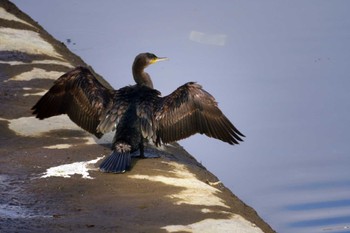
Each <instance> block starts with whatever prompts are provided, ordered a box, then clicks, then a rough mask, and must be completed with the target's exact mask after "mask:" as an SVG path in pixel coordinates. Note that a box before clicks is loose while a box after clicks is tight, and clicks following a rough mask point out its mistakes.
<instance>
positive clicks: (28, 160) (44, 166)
mask: <svg viewBox="0 0 350 233" xmlns="http://www.w3.org/2000/svg"><path fill="white" fill-rule="evenodd" d="M77 65H86V64H85V63H84V62H83V61H82V60H81V59H80V58H79V57H77V56H76V55H74V54H72V53H71V52H70V51H69V50H68V49H67V48H66V47H65V46H64V45H63V44H62V43H60V42H58V41H56V40H55V39H54V38H52V37H51V36H50V35H49V34H48V33H47V32H46V31H45V30H44V29H43V28H41V27H40V25H38V24H37V23H36V22H34V21H33V20H32V19H31V18H30V17H28V16H27V15H25V14H24V13H23V12H21V11H20V10H19V9H17V8H16V7H15V6H14V5H13V4H12V3H10V2H8V1H6V0H2V1H1V2H0V232H240V233H242V232H273V230H272V229H271V228H270V227H269V226H268V225H267V224H266V223H265V222H264V221H263V220H262V219H261V218H259V216H258V215H257V214H256V212H255V211H254V210H253V209H252V208H250V207H248V206H246V205H245V204H244V203H243V202H241V201H240V200H239V199H238V198H237V197H236V196H234V195H233V194H232V193H231V192H230V191H229V190H228V189H226V188H225V187H224V186H223V184H222V183H221V182H219V181H218V180H217V178H216V177H215V176H213V175H212V174H211V173H210V172H208V171H207V170H206V169H205V168H204V167H202V166H201V165H200V164H199V163H198V162H197V161H196V160H195V159H194V158H193V157H192V156H191V155H189V154H188V153H187V152H186V151H185V150H183V149H182V148H181V147H180V146H179V145H178V144H176V143H175V144H171V145H168V146H164V147H162V148H153V147H152V146H151V145H150V146H149V147H148V148H147V150H146V153H148V154H149V155H158V156H160V158H154V159H143V160H137V159H134V160H133V169H132V170H131V171H130V172H128V173H125V174H122V175H114V174H104V173H101V172H99V171H98V170H97V167H98V163H99V162H100V160H101V159H102V158H103V157H104V156H105V155H108V154H109V153H110V150H109V144H108V141H109V140H110V138H109V137H108V136H107V137H106V138H105V139H104V140H102V141H97V140H96V139H95V138H94V137H92V136H91V135H90V134H88V133H86V132H84V131H83V130H81V129H80V128H79V127H77V126H76V125H75V124H73V123H72V122H71V121H70V120H69V119H68V117H67V116H58V117H52V118H50V119H47V120H44V121H39V120H37V119H36V118H34V117H33V116H32V115H31V111H30V108H31V106H33V104H34V103H35V102H36V101H37V100H38V99H39V98H40V96H41V95H43V94H44V93H45V91H46V90H47V89H48V88H49V87H50V86H51V85H52V83H53V81H54V80H55V79H57V78H58V77H59V76H60V75H62V74H63V73H64V72H66V71H68V70H69V69H71V68H73V67H75V66H77ZM100 80H101V82H105V81H104V80H103V79H102V78H101V79H100ZM105 85H106V86H108V85H109V84H107V83H105Z"/></svg>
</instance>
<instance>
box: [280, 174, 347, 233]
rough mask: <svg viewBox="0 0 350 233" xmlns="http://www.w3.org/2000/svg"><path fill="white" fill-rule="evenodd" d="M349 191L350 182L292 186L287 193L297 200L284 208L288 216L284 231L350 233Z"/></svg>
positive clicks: (283, 210)
mask: <svg viewBox="0 0 350 233" xmlns="http://www.w3.org/2000/svg"><path fill="white" fill-rule="evenodd" d="M349 188H350V180H342V181H335V182H324V183H311V184H300V185H294V186H293V185H291V186H289V187H288V188H286V190H285V191H287V192H290V193H291V194H292V197H293V194H294V195H295V196H294V197H295V200H293V198H292V200H291V201H292V203H289V204H287V205H285V206H283V207H282V208H281V209H280V211H281V212H282V213H285V215H286V216H288V217H287V218H286V219H287V221H285V223H284V224H285V226H284V227H283V228H284V229H287V232H310V233H318V232H330V233H337V232H350V196H348V195H347V193H348V190H349ZM312 196H314V198H312ZM303 197H305V200H303ZM312 199H314V200H312Z"/></svg>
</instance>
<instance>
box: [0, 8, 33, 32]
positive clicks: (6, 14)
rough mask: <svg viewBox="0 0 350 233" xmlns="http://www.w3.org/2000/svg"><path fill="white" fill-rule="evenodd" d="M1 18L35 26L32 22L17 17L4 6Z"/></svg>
mask: <svg viewBox="0 0 350 233" xmlns="http://www.w3.org/2000/svg"><path fill="white" fill-rule="evenodd" d="M0 18H2V19H5V20H9V21H17V22H20V23H23V24H26V25H29V26H31V27H34V26H33V25H32V24H30V23H28V22H26V21H24V20H21V19H20V18H17V17H16V16H15V15H13V14H11V13H9V12H7V11H6V10H5V9H4V8H2V7H0Z"/></svg>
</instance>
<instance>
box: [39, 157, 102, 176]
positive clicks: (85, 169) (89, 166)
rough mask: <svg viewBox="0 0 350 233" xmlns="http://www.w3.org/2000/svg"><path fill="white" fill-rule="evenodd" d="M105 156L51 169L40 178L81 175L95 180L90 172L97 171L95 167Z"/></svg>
mask: <svg viewBox="0 0 350 233" xmlns="http://www.w3.org/2000/svg"><path fill="white" fill-rule="evenodd" d="M103 158H104V156H102V157H98V158H96V159H93V160H90V161H83V162H75V163H70V164H63V165H60V166H57V167H50V168H49V169H47V170H46V172H45V173H44V174H43V175H42V176H41V177H40V178H49V177H63V178H71V177H72V176H73V175H81V176H82V178H83V179H93V177H91V176H90V173H89V171H91V170H97V169H96V168H95V167H94V166H93V165H94V164H95V163H97V162H98V161H100V160H101V159H103Z"/></svg>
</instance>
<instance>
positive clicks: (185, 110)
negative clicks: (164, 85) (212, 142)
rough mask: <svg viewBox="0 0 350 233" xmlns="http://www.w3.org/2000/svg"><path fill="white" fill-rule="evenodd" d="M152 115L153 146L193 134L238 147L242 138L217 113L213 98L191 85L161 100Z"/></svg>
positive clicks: (221, 114) (225, 119)
mask: <svg viewBox="0 0 350 233" xmlns="http://www.w3.org/2000/svg"><path fill="white" fill-rule="evenodd" d="M155 115H156V121H157V122H158V128H157V135H158V139H157V143H160V142H161V141H162V142H164V143H168V142H172V141H177V140H180V139H184V138H187V137H189V136H191V135H193V134H195V133H201V134H205V135H207V136H209V137H213V138H217V139H219V140H221V141H224V142H227V143H229V144H238V141H242V139H241V137H244V135H243V134H242V133H241V132H239V131H238V130H237V129H236V127H235V126H234V125H233V124H232V123H231V122H230V121H229V120H228V119H227V118H226V116H225V115H224V114H223V113H222V112H221V110H220V109H219V108H218V105H217V102H216V101H215V99H214V97H213V96H211V95H210V94H209V93H208V92H206V91H205V90H204V89H202V87H201V86H200V85H198V84H196V83H193V82H190V83H186V84H185V85H183V86H181V87H179V88H178V89H176V90H175V91H174V92H173V93H171V94H170V95H168V96H165V97H163V98H162V99H161V101H160V102H159V107H158V109H157V111H156V113H155ZM240 136H241V137H240Z"/></svg>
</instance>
